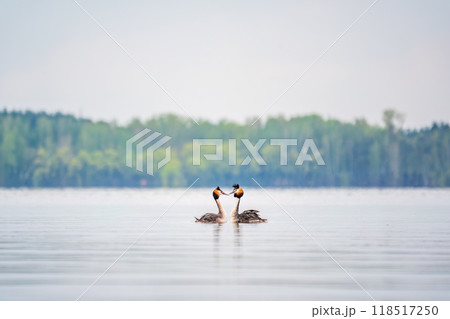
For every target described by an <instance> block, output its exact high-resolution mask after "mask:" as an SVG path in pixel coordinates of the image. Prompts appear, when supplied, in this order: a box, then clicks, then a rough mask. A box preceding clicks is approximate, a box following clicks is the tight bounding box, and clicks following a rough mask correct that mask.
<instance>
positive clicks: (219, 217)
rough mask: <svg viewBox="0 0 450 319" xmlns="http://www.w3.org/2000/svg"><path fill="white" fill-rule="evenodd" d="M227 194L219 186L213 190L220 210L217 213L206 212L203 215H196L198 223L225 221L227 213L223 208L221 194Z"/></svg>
mask: <svg viewBox="0 0 450 319" xmlns="http://www.w3.org/2000/svg"><path fill="white" fill-rule="evenodd" d="M222 194H223V195H227V194H225V193H224V192H223V191H222V190H221V189H220V187H219V186H217V188H216V189H215V190H214V191H213V197H214V200H215V202H216V205H217V208H218V209H219V212H218V213H217V214H214V213H206V214H204V215H203V216H202V217H200V218H197V217H195V222H196V223H205V224H217V223H219V224H221V223H225V222H226V220H227V213H226V212H225V209H224V208H223V206H222V204H221V203H220V200H219V197H220V195H222Z"/></svg>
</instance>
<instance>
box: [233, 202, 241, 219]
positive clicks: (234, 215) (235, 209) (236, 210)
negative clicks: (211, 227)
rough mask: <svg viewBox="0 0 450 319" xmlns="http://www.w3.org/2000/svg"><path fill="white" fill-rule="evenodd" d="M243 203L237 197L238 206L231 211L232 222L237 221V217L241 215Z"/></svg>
mask: <svg viewBox="0 0 450 319" xmlns="http://www.w3.org/2000/svg"><path fill="white" fill-rule="evenodd" d="M240 202H241V198H239V197H237V200H236V204H235V205H234V208H233V210H232V211H231V220H232V221H233V220H237V215H238V213H239V203H240Z"/></svg>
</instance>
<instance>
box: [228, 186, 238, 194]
mask: <svg viewBox="0 0 450 319" xmlns="http://www.w3.org/2000/svg"><path fill="white" fill-rule="evenodd" d="M237 190H238V189H237V188H235V189H233V190H232V191H231V193H230V194H228V195H231V194H234V193H236V191H237Z"/></svg>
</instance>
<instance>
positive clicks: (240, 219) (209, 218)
mask: <svg viewBox="0 0 450 319" xmlns="http://www.w3.org/2000/svg"><path fill="white" fill-rule="evenodd" d="M231 194H234V197H235V198H236V199H237V200H236V204H235V206H234V208H233V210H232V211H231V217H230V218H231V222H232V223H247V224H250V223H264V222H266V221H267V219H263V218H261V217H259V215H258V213H259V211H257V210H254V209H249V210H246V211H243V212H242V213H240V214H239V203H240V201H241V198H242V196H244V190H243V189H242V188H241V187H240V186H239V184H234V185H233V191H232V192H231V193H229V194H227V193H225V192H223V191H222V190H221V189H220V187H219V186H217V188H216V189H215V190H214V191H213V197H214V200H215V201H216V204H217V208H218V209H219V213H218V214H213V213H207V214H205V215H203V216H202V217H200V218H197V217H195V222H196V223H206V224H216V223H219V224H220V223H224V222H225V221H226V220H227V214H226V212H225V210H224V209H223V206H222V204H221V203H220V201H219V197H220V195H227V196H228V195H231Z"/></svg>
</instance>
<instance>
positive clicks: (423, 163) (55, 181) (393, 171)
mask: <svg viewBox="0 0 450 319" xmlns="http://www.w3.org/2000/svg"><path fill="white" fill-rule="evenodd" d="M403 120H404V117H403V115H401V114H399V113H397V112H395V111H394V110H387V111H385V112H384V114H383V121H384V123H385V125H384V126H383V127H379V126H372V125H369V124H368V123H367V122H366V121H365V120H363V119H359V120H356V121H355V122H354V123H343V122H340V121H337V120H324V119H322V118H321V117H320V116H318V115H309V116H301V117H292V118H289V119H286V118H284V117H272V118H269V119H268V120H267V121H265V122H264V123H258V124H257V125H254V126H250V125H249V124H248V123H246V124H237V123H233V122H229V121H220V122H219V123H217V124H214V123H211V122H208V121H200V122H199V123H200V125H196V124H195V123H193V122H192V121H191V120H189V119H188V118H184V117H180V116H177V115H173V114H165V115H161V116H158V117H155V118H151V119H149V120H147V121H145V122H141V121H140V120H139V119H134V120H132V121H131V122H130V123H129V124H128V125H126V126H118V125H116V124H115V123H106V122H93V121H90V120H86V119H77V118H75V117H73V116H71V115H63V114H59V113H57V114H47V113H33V112H8V111H6V110H4V111H2V112H1V113H0V187H140V186H148V187H182V186H186V185H189V184H190V183H191V182H192V181H194V180H195V179H196V178H197V177H200V180H199V181H198V183H197V184H196V186H211V185H213V186H216V184H217V185H231V184H233V183H236V182H238V183H241V184H247V185H254V183H253V181H252V178H255V179H256V180H258V181H259V182H261V183H262V184H263V185H265V186H277V187H296V186H302V187H319V186H346V187H370V186H372V187H402V186H410V187H420V186H427V187H446V186H450V128H449V125H448V124H433V125H432V126H431V127H428V128H423V129H421V130H412V131H410V130H404V129H402V128H401V125H402V123H403ZM144 128H149V129H151V130H153V131H159V132H161V133H162V134H164V135H168V136H171V137H172V139H171V140H170V142H169V143H170V146H171V148H172V159H171V161H170V162H169V163H168V164H167V165H166V166H164V167H163V168H161V169H160V170H158V171H156V172H155V174H154V176H150V175H147V174H144V173H141V172H138V171H136V170H135V169H133V168H129V167H127V166H126V165H125V142H126V140H127V139H129V138H130V137H132V136H133V135H134V134H136V133H138V132H139V131H141V130H142V129H144ZM194 138H197V139H201V138H209V139H223V140H224V160H223V161H206V160H205V159H204V158H203V160H202V164H201V165H199V166H194V165H192V164H193V163H192V152H193V144H192V143H193V139H194ZM235 138H237V139H242V138H247V139H249V140H250V142H251V143H252V144H253V145H254V144H256V143H257V142H258V140H259V139H266V142H265V144H264V145H263V147H262V148H261V149H260V154H261V155H262V156H263V158H264V159H265V161H266V162H267V165H263V166H259V165H256V162H255V160H254V159H252V160H251V162H250V163H249V164H248V165H245V166H243V165H240V164H241V163H242V162H243V161H244V159H245V158H246V157H247V155H248V154H249V153H248V151H247V149H246V148H245V146H244V145H243V143H242V142H240V141H239V140H238V141H237V144H236V151H237V165H232V166H230V165H228V164H229V163H228V155H229V152H230V150H231V149H232V146H233V144H230V143H229V139H235ZM273 138H294V139H297V140H298V142H299V143H298V145H297V146H290V147H289V148H288V163H287V165H279V160H280V149H279V146H273V145H270V142H269V141H270V139H273ZM307 138H312V139H314V142H315V144H316V145H317V147H318V148H319V151H320V153H321V154H322V157H323V159H324V160H325V163H326V165H325V166H318V165H316V163H315V162H305V163H304V164H303V165H302V166H296V165H295V161H296V158H297V156H298V154H299V151H300V149H301V147H302V143H303V141H304V140H305V139H307ZM202 150H203V149H202ZM204 150H205V151H206V152H214V147H206V148H205V149H204ZM154 156H155V158H156V159H157V160H159V159H162V158H164V156H165V151H164V149H160V150H158V151H157V152H155V154H154ZM144 162H145V159H144Z"/></svg>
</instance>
